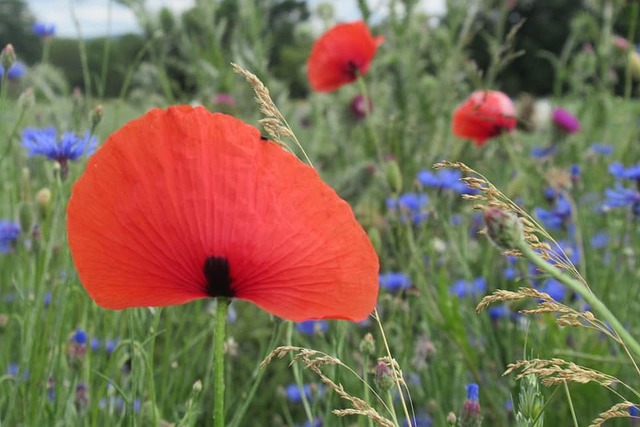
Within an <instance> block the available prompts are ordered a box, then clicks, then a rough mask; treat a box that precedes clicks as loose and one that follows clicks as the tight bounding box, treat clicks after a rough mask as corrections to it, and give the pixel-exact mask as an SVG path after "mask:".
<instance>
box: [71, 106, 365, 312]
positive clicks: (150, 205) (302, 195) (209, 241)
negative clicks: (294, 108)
mask: <svg viewBox="0 0 640 427" xmlns="http://www.w3.org/2000/svg"><path fill="white" fill-rule="evenodd" d="M67 226H68V236H69V245H70V248H71V253H72V256H73V260H74V262H75V265H76V268H77V270H78V275H79V277H80V281H81V282H82V284H83V285H84V287H85V288H86V290H87V292H88V293H89V295H90V296H91V297H92V298H93V299H94V300H95V301H96V303H98V304H99V305H101V306H103V307H106V308H110V309H122V308H127V307H149V306H165V305H173V304H182V303H186V302H188V301H191V300H194V299H199V298H207V297H218V296H223V297H235V298H239V299H244V300H248V301H251V302H253V303H255V304H256V305H258V306H260V307H262V308H263V309H265V310H266V311H268V312H270V313H272V314H274V315H276V316H280V317H283V318H285V319H289V320H294V321H302V320H307V319H321V318H335V319H347V320H357V321H359V320H362V319H364V318H366V317H367V316H368V315H369V314H370V313H371V311H372V310H373V308H374V306H375V304H376V300H377V293H378V283H377V280H378V258H377V255H376V253H375V251H374V249H373V247H372V245H371V242H370V241H369V239H368V238H367V235H366V233H365V232H364V230H363V229H362V227H361V226H360V225H359V224H358V223H357V221H356V219H355V217H354V215H353V212H352V211H351V208H350V207H349V205H348V204H347V203H346V202H345V201H344V200H342V199H340V198H339V197H338V195H337V194H336V193H335V191H334V190H333V189H331V188H330V187H329V186H327V185H326V184H325V183H324V182H323V181H322V180H321V179H320V177H319V176H318V173H317V172H316V171H315V170H314V169H313V168H311V167H310V166H307V165H305V164H303V163H302V162H300V161H299V160H298V159H297V158H296V157H295V156H294V155H292V154H291V153H289V152H287V151H285V150H284V149H283V148H282V147H280V146H279V145H277V144H275V143H274V142H271V141H267V140H263V139H261V137H260V132H259V131H258V130H257V129H256V128H254V127H252V126H249V125H247V124H245V123H243V122H242V121H240V120H238V119H235V118H233V117H231V116H228V115H225V114H220V113H216V114H212V113H210V112H209V111H207V110H206V109H204V108H202V107H196V108H192V107H188V106H179V107H170V108H169V109H167V110H158V109H154V110H151V111H150V112H148V113H147V114H145V115H144V116H142V117H141V118H139V119H136V120H133V121H131V122H130V123H128V124H126V125H125V126H124V127H122V128H121V129H120V130H118V131H116V132H115V133H113V134H112V135H111V136H110V137H109V138H108V140H107V141H106V142H105V144H104V145H103V146H102V147H101V148H100V150H98V152H97V153H96V154H94V155H93V156H92V157H91V158H90V159H89V161H88V163H87V167H86V170H85V172H84V173H83V175H82V176H81V177H80V178H79V179H78V181H77V182H76V183H75V185H74V187H73V192H72V195H71V198H70V200H69V204H68V208H67Z"/></svg>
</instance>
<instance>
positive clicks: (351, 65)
mask: <svg viewBox="0 0 640 427" xmlns="http://www.w3.org/2000/svg"><path fill="white" fill-rule="evenodd" d="M382 40H383V39H382V38H381V37H378V38H373V36H372V35H371V32H370V31H369V28H368V27H367V26H366V24H365V23H364V22H362V21H357V22H352V23H345V24H338V25H336V26H335V27H333V28H332V29H330V30H329V31H327V32H326V33H325V34H323V35H322V36H321V37H320V38H319V39H318V40H317V41H316V42H315V44H314V45H313V48H312V50H311V54H310V56H309V61H308V62H307V77H308V79H309V83H310V85H311V88H312V89H313V90H315V91H317V92H330V91H333V90H336V89H338V88H339V87H340V86H342V85H344V84H347V83H351V82H353V81H354V80H355V79H356V72H357V73H360V74H361V75H364V74H366V73H367V71H369V67H370V65H371V60H372V59H373V57H374V56H375V53H376V48H377V47H378V45H379V44H380V43H381V42H382Z"/></svg>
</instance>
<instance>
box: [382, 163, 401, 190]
mask: <svg viewBox="0 0 640 427" xmlns="http://www.w3.org/2000/svg"><path fill="white" fill-rule="evenodd" d="M384 174H385V177H386V179H387V183H388V184H389V187H390V188H391V191H392V192H394V193H395V194H399V193H400V192H401V191H402V173H401V172H400V166H398V162H396V161H395V160H389V161H387V162H385V164H384Z"/></svg>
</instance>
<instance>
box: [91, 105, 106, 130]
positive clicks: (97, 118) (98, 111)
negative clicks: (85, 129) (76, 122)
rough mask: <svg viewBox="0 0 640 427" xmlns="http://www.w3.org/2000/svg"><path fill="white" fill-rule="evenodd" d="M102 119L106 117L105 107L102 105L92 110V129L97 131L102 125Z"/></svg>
mask: <svg viewBox="0 0 640 427" xmlns="http://www.w3.org/2000/svg"><path fill="white" fill-rule="evenodd" d="M102 117H104V107H103V106H102V105H98V106H97V107H96V108H94V109H93V110H91V129H95V128H96V126H98V124H100V122H101V121H102Z"/></svg>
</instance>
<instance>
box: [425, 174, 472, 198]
mask: <svg viewBox="0 0 640 427" xmlns="http://www.w3.org/2000/svg"><path fill="white" fill-rule="evenodd" d="M461 177H462V173H461V172H460V171H459V170H457V169H439V170H438V171H436V172H435V173H434V172H432V171H430V170H427V169H423V170H421V171H420V172H418V175H417V177H416V178H417V179H418V182H419V183H420V184H422V185H423V186H425V187H432V188H437V189H439V190H451V191H454V192H456V193H459V194H476V193H477V192H478V190H476V189H473V188H469V187H468V186H467V184H465V183H464V182H462V181H460V178H461Z"/></svg>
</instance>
